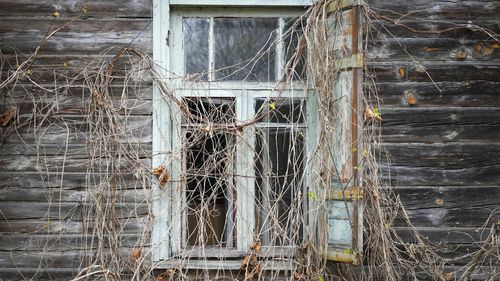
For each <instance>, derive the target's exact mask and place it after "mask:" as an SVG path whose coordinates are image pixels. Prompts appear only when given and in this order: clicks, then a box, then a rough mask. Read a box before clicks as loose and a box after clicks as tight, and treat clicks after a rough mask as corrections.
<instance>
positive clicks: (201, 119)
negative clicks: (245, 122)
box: [182, 98, 235, 125]
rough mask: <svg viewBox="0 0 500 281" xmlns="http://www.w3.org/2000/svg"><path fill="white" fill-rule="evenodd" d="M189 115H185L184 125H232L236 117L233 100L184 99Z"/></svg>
mask: <svg viewBox="0 0 500 281" xmlns="http://www.w3.org/2000/svg"><path fill="white" fill-rule="evenodd" d="M182 100H183V102H184V104H185V105H186V108H187V110H188V112H189V114H183V118H182V124H183V125H188V124H190V123H198V124H199V123H232V122H234V117H235V111H234V110H235V105H234V100H233V99H224V98H183V99H182Z"/></svg>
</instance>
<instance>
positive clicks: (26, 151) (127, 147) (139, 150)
mask: <svg viewBox="0 0 500 281" xmlns="http://www.w3.org/2000/svg"><path fill="white" fill-rule="evenodd" d="M89 149H90V148H89V147H88V146H87V145H85V144H74V143H68V145H67V146H66V145H58V144H50V143H49V144H43V143H42V144H39V145H36V144H24V143H21V144H1V145H0V158H1V157H4V156H8V155H22V156H41V157H50V156H62V155H66V156H67V157H68V158H72V157H75V158H77V159H78V158H84V157H88V155H89ZM110 152H113V151H111V150H110ZM132 152H133V154H134V155H136V156H137V158H138V159H140V158H147V157H151V145H150V144H141V143H135V144H133V143H131V144H128V143H127V144H123V147H122V155H124V154H128V155H131V154H132Z"/></svg>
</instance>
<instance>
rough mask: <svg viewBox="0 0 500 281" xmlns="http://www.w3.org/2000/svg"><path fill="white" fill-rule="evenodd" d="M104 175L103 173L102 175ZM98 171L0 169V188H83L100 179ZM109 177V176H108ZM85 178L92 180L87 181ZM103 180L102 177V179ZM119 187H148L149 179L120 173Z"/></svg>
mask: <svg viewBox="0 0 500 281" xmlns="http://www.w3.org/2000/svg"><path fill="white" fill-rule="evenodd" d="M102 176H103V177H104V175H102ZM100 177H101V175H100V174H98V173H87V172H64V173H54V172H48V173H40V172H5V171H3V170H2V171H0V188H4V189H8V188H15V187H20V188H42V189H72V190H80V191H82V190H84V188H85V187H86V186H88V185H90V186H92V184H94V183H98V182H99V181H100V180H101V178H100ZM108 179H109V178H108ZM87 180H92V181H91V182H87ZM103 180H104V179H103ZM119 183H120V188H122V189H124V188H127V189H143V188H149V184H150V182H149V181H146V182H142V181H139V180H137V179H136V178H135V176H134V174H126V173H124V174H122V175H120V181H119Z"/></svg>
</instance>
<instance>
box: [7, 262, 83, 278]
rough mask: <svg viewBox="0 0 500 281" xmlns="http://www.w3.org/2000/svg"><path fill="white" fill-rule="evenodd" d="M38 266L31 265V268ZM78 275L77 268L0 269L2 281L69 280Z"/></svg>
mask: <svg viewBox="0 0 500 281" xmlns="http://www.w3.org/2000/svg"><path fill="white" fill-rule="evenodd" d="M35 265H38V264H33V266H35ZM77 274H78V267H75V268H49V267H44V268H39V267H21V268H20V267H15V268H9V267H4V268H0V276H2V278H4V280H26V279H28V280H38V281H49V280H71V279H73V278H74V277H75V276H76V275H77Z"/></svg>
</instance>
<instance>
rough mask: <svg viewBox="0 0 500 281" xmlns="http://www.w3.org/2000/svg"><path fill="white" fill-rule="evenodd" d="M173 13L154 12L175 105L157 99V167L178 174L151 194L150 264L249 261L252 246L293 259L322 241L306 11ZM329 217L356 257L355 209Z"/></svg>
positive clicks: (293, 7) (180, 8) (176, 7)
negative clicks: (289, 253) (317, 225)
mask: <svg viewBox="0 0 500 281" xmlns="http://www.w3.org/2000/svg"><path fill="white" fill-rule="evenodd" d="M177 2H179V1H175V0H172V1H170V5H169V4H168V3H164V2H161V1H159V2H158V3H156V5H155V9H154V19H155V24H154V25H155V30H154V38H155V39H154V40H155V46H154V58H155V61H156V62H157V63H158V64H159V65H160V66H161V67H162V68H161V69H160V70H159V73H160V74H161V75H163V76H164V77H166V79H165V81H166V82H167V83H168V85H169V86H170V89H171V90H172V93H173V94H172V96H173V97H171V99H166V98H164V97H163V96H162V95H161V93H160V92H159V90H158V88H156V89H155V96H154V99H155V101H154V125H153V126H154V128H153V129H154V140H153V152H154V155H153V166H155V167H156V166H166V167H167V170H169V172H170V174H171V180H170V182H169V183H168V184H167V185H166V186H164V187H161V186H159V185H158V184H156V185H155V188H154V200H155V202H154V203H155V204H154V210H153V211H154V214H155V226H154V229H153V246H154V248H155V251H154V260H156V261H160V260H166V259H168V258H169V257H179V258H182V257H190V258H195V259H196V258H198V257H200V258H201V257H204V258H222V257H241V256H243V255H245V254H246V253H247V252H248V249H249V246H250V245H251V244H252V243H255V242H258V243H259V244H261V245H262V246H263V247H264V248H265V249H268V250H269V249H276V248H277V247H279V248H280V249H282V250H283V249H285V250H286V249H292V250H293V248H294V247H295V246H297V245H301V244H302V243H303V242H304V241H306V240H307V239H308V237H311V236H313V235H316V233H315V232H314V231H313V230H311V229H312V228H311V227H309V223H310V222H309V220H310V217H311V216H315V214H314V213H313V212H311V208H313V207H314V205H315V204H316V203H314V202H312V201H314V200H313V199H312V198H311V196H310V194H311V190H314V189H315V187H313V185H314V181H313V180H312V178H313V177H314V176H313V174H314V171H313V170H312V169H313V166H312V164H311V161H310V159H311V157H312V155H313V154H314V151H315V147H316V145H317V142H318V139H317V136H318V134H319V132H318V131H317V122H318V121H317V105H316V104H317V101H316V98H315V93H314V90H313V89H312V88H311V87H310V86H309V85H308V83H307V75H306V68H305V65H306V62H307V55H306V53H305V48H304V44H305V41H304V40H300V38H301V35H302V34H301V30H302V25H303V24H304V22H303V21H302V19H301V18H300V16H301V15H302V14H303V12H304V8H303V6H304V2H303V1H297V0H295V1H291V0H289V1H285V0H283V1H276V3H275V5H276V6H282V7H265V6H266V5H263V6H262V7H244V8H236V7H233V8H226V7H219V6H215V7H214V6H213V5H217V3H218V4H219V5H220V4H221V3H222V2H223V1H219V0H217V1H213V2H211V1H184V3H181V4H176V3H177ZM186 2H187V3H188V4H186ZM191 2H193V5H190V4H189V3H191ZM199 2H203V3H204V5H201V6H196V4H197V3H199ZM244 2H245V1H243V3H244ZM287 3H288V4H290V5H289V7H288V6H287V5H286V4H287ZM193 6H195V7H193ZM167 15H168V16H167ZM158 38H160V39H158ZM161 38H164V39H166V42H165V41H162V40H161ZM165 43H167V44H165ZM296 50H302V51H300V52H297V51H296ZM349 75H351V76H350V77H352V76H353V75H354V74H352V73H351V74H348V76H349ZM349 149H350V148H349ZM345 161H347V160H345ZM342 197H345V196H342ZM339 203H342V204H344V205H340V204H339ZM330 205H331V206H330V207H328V208H327V209H328V211H327V212H326V213H327V217H328V222H327V223H328V225H329V227H330V228H333V229H334V230H333V231H329V230H326V229H325V230H324V231H325V232H327V231H329V232H331V233H334V232H335V233H338V232H342V233H341V234H340V236H339V237H340V239H337V240H335V243H337V242H341V243H343V244H345V245H347V247H350V246H352V245H351V244H352V243H351V241H353V239H352V235H351V231H352V230H351V228H352V223H349V221H350V220H351V217H352V215H351V214H352V213H353V208H352V206H351V205H348V204H345V202H342V201H339V202H333V203H331V204H330ZM349 208H350V209H349ZM344 213H346V214H344ZM357 213H358V212H356V214H357ZM346 221H347V223H346ZM343 232H349V235H351V236H349V235H348V236H346V235H344V234H343ZM335 235H337V234H335ZM329 238H332V239H330V240H331V241H334V239H333V238H334V237H330V236H329ZM330 240H329V241H330ZM332 243H333V242H332Z"/></svg>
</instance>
